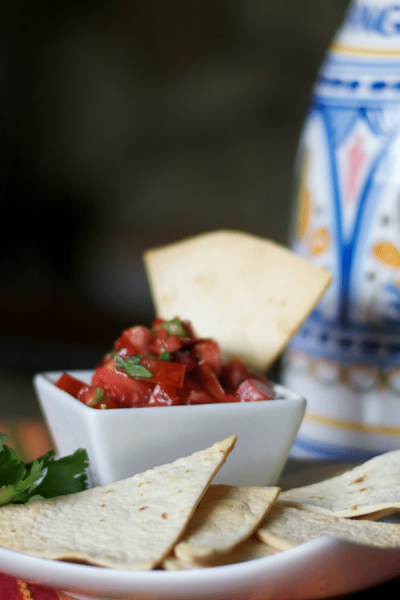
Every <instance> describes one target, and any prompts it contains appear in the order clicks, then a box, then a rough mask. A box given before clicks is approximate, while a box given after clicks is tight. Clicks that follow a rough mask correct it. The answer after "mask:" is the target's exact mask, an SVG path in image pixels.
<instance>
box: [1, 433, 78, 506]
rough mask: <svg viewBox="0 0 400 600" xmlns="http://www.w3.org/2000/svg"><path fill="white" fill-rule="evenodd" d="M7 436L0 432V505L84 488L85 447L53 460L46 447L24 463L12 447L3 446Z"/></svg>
mask: <svg viewBox="0 0 400 600" xmlns="http://www.w3.org/2000/svg"><path fill="white" fill-rule="evenodd" d="M9 437H10V436H9V435H6V434H4V433H0V446H1V448H0V504H9V503H13V504H23V503H25V502H33V501H34V500H43V499H46V498H53V497H54V496H62V495H64V494H74V493H76V492H81V491H82V490H85V489H87V487H88V479H87V474H86V469H87V466H88V463H89V460H88V455H87V452H86V450H84V449H80V450H77V451H76V452H74V454H70V455H69V456H64V457H63V458H59V459H57V460H54V456H55V454H56V453H55V452H54V450H49V451H48V452H46V454H43V456H41V457H39V458H37V459H36V460H34V461H32V462H30V463H25V462H23V461H22V460H20V458H19V457H18V455H17V453H16V452H15V450H13V449H12V448H10V447H9V446H6V445H5V443H6V441H7V440H8V439H9Z"/></svg>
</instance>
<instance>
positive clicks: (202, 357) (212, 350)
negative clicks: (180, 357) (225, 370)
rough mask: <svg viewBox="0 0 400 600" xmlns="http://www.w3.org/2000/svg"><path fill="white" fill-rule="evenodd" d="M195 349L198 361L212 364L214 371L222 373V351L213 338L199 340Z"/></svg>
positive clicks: (218, 373)
mask: <svg viewBox="0 0 400 600" xmlns="http://www.w3.org/2000/svg"><path fill="white" fill-rule="evenodd" d="M193 351H194V354H195V356H196V359H197V361H198V362H205V363H207V364H209V365H210V367H211V368H212V369H213V371H214V373H216V374H217V376H218V377H219V376H220V374H221V365H222V361H221V351H220V348H219V345H218V344H217V342H215V341H214V340H211V339H204V340H199V341H198V342H196V343H195V344H194V346H193Z"/></svg>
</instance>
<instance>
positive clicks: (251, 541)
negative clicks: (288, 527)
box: [162, 536, 280, 571]
mask: <svg viewBox="0 0 400 600" xmlns="http://www.w3.org/2000/svg"><path fill="white" fill-rule="evenodd" d="M277 552H280V550H278V549H277V548H273V547H272V546H270V545H269V544H265V543H264V542H262V541H261V540H259V539H258V538H256V537H255V536H250V537H249V538H247V539H246V540H244V541H243V542H241V543H240V544H238V545H237V546H235V547H234V548H232V550H231V551H230V552H227V553H226V554H218V555H216V556H214V557H211V558H209V559H207V560H202V561H201V562H197V561H196V560H194V559H193V560H192V561H190V560H181V559H180V558H177V557H176V556H175V555H174V554H170V555H169V556H167V558H166V559H165V560H164V561H163V563H162V567H163V568H164V569H166V570H168V571H177V570H183V569H203V568H205V567H221V566H223V565H233V564H236V563H240V562H246V561H248V560H254V559H255V558H263V557H264V556H271V554H276V553H277Z"/></svg>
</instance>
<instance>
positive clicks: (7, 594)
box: [0, 573, 73, 600]
mask: <svg viewBox="0 0 400 600" xmlns="http://www.w3.org/2000/svg"><path fill="white" fill-rule="evenodd" d="M0 600H73V599H72V598H71V596H68V595H67V594H64V593H63V592H57V591H56V590H52V589H49V588H46V587H43V586H41V585H35V584H33V583H26V582H25V581H22V580H21V579H17V578H15V577H11V576H10V575H5V574H4V573H0Z"/></svg>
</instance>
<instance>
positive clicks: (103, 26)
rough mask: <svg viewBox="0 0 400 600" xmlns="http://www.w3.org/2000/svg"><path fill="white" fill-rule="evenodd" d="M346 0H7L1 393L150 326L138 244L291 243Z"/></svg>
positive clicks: (19, 395)
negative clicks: (221, 238)
mask: <svg viewBox="0 0 400 600" xmlns="http://www.w3.org/2000/svg"><path fill="white" fill-rule="evenodd" d="M347 5H348V0H324V2H321V1H320V0H301V2H300V1H295V0H282V1H281V2H275V1H273V0H229V1H228V0H168V2H167V1H166V0H146V1H144V0H139V1H135V0H130V1H129V0H114V1H111V0H108V1H107V0H96V1H94V0H87V1H86V2H85V3H82V2H78V1H76V0H71V1H70V2H63V1H61V2H54V1H50V0H38V1H36V2H30V1H27V0H25V1H24V0H6V1H5V2H4V3H2V5H1V8H0V30H1V35H0V40H1V41H0V47H1V61H0V76H1V95H0V98H1V100H0V106H1V112H0V119H1V140H2V143H3V153H2V160H1V167H0V174H1V189H2V199H1V201H2V207H3V209H2V224H3V227H2V235H1V238H0V244H1V252H0V285H1V295H0V356H1V362H0V403H1V404H0V405H1V407H2V409H3V412H4V411H8V413H10V414H13V413H16V414H17V413H20V412H23V413H24V414H26V415H27V416H29V415H31V414H36V411H37V407H36V400H35V397H34V394H33V390H32V384H31V378H32V375H33V374H34V373H35V372H36V371H43V370H51V369H73V368H90V367H92V366H94V365H95V364H96V362H97V361H98V360H99V359H100V357H101V356H102V354H103V352H104V351H105V350H106V349H107V348H108V347H109V346H110V344H111V343H112V341H113V340H114V339H115V338H116V337H117V336H118V334H119V332H120V330H121V329H123V328H127V327H129V326H131V325H134V324H137V323H145V324H148V323H150V321H151V319H152V317H153V307H152V304H151V298H150V293H149V290H148V285H147V281H146V277H145V273H144V270H143V266H142V260H141V255H142V252H143V250H145V249H146V248H149V247H153V246H156V245H159V244H163V243H168V242H172V241H174V240H177V239H180V238H182V237H185V236H187V235H192V234H195V233H200V232H203V231H207V230H211V229H216V228H234V229H240V230H243V231H247V232H249V233H254V234H257V235H261V236H264V237H268V238H271V239H273V240H275V241H278V242H281V243H286V242H287V235H288V225H289V220H290V208H291V201H292V170H293V163H294V160H295V153H296V145H297V141H298V137H299V134H300V130H301V126H302V122H303V119H304V116H305V113H306V110H307V103H308V100H309V95H310V91H311V87H312V84H313V81H314V79H315V76H316V73H317V69H318V66H319V65H320V63H321V61H322V59H323V56H324V53H325V51H326V49H327V47H328V45H329V43H330V40H331V38H332V35H333V34H334V32H335V29H336V28H337V27H338V26H339V24H340V22H341V20H342V18H343V15H344V12H345V9H346V7H347Z"/></svg>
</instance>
